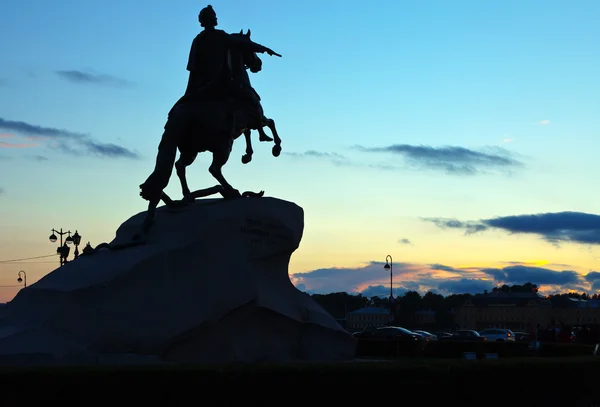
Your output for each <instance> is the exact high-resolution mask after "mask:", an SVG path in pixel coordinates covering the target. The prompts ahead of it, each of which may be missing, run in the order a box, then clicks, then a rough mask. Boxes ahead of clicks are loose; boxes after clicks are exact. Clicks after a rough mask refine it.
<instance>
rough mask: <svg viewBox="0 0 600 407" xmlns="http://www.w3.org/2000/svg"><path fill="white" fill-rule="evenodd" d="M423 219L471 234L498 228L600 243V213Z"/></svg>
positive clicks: (552, 238)
mask: <svg viewBox="0 0 600 407" xmlns="http://www.w3.org/2000/svg"><path fill="white" fill-rule="evenodd" d="M422 219H423V220H424V221H427V222H431V223H433V224H434V225H436V226H438V227H439V228H442V229H448V228H454V229H463V230H464V231H465V233H467V234H470V233H476V232H482V231H485V230H487V229H491V228H494V229H502V230H505V231H507V232H509V233H525V234H533V235H537V236H540V237H542V238H543V239H545V240H546V241H548V242H550V243H553V244H558V243H561V242H572V243H581V244H600V215H594V214H589V213H583V212H556V213H539V214H533V215H515V216H503V217H497V218H493V219H483V220H480V221H459V220H457V219H447V218H422Z"/></svg>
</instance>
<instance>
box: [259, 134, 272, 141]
mask: <svg viewBox="0 0 600 407" xmlns="http://www.w3.org/2000/svg"><path fill="white" fill-rule="evenodd" d="M258 141H273V137H269V136H267V135H264V136H260V137H259V138H258Z"/></svg>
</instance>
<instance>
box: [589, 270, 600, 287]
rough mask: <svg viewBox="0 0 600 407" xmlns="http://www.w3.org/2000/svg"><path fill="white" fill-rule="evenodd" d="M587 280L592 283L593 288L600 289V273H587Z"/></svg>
mask: <svg viewBox="0 0 600 407" xmlns="http://www.w3.org/2000/svg"><path fill="white" fill-rule="evenodd" d="M585 281H587V282H588V283H590V284H591V285H592V290H594V291H600V273H599V272H597V271H590V272H589V273H587V274H586V275H585Z"/></svg>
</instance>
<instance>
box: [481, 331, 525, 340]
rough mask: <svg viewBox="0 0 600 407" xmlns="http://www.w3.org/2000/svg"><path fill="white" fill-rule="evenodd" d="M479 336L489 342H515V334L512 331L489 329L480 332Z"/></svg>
mask: <svg viewBox="0 0 600 407" xmlns="http://www.w3.org/2000/svg"><path fill="white" fill-rule="evenodd" d="M479 335H480V336H483V337H484V338H486V339H487V340H488V341H496V342H504V341H515V340H516V338H515V334H514V333H513V331H511V330H510V329H504V328H488V329H484V330H483V331H479Z"/></svg>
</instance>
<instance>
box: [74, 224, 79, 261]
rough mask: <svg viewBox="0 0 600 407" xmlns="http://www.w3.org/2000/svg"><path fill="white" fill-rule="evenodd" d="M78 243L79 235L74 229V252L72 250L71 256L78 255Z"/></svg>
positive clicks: (76, 256)
mask: <svg viewBox="0 0 600 407" xmlns="http://www.w3.org/2000/svg"><path fill="white" fill-rule="evenodd" d="M79 243H81V236H80V235H79V233H77V230H75V234H74V235H73V244H74V245H75V252H73V256H74V257H75V258H78V257H79Z"/></svg>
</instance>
